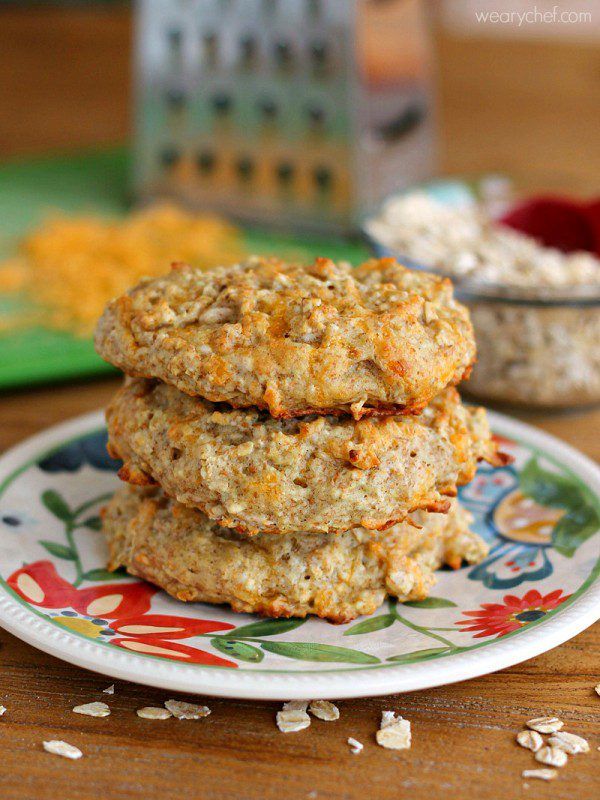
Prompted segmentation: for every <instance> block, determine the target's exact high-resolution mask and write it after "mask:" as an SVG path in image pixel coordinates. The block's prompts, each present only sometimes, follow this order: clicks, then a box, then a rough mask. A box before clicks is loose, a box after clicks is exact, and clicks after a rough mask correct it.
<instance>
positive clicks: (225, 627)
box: [110, 614, 235, 639]
mask: <svg viewBox="0 0 600 800" xmlns="http://www.w3.org/2000/svg"><path fill="white" fill-rule="evenodd" d="M110 627H111V628H112V630H113V631H115V632H116V633H120V634H121V635H125V636H134V637H135V638H136V639H148V638H152V639H189V638H190V636H199V635H200V634H202V633H214V632H215V631H229V630H231V629H232V628H234V627H235V626H234V625H231V624H230V623H229V622H216V621H215V620H211V619H195V618H194V617H174V616H171V615H170V614H141V615H140V616H138V617H124V618H121V619H116V620H115V621H114V622H113V623H112V624H111V626H110Z"/></svg>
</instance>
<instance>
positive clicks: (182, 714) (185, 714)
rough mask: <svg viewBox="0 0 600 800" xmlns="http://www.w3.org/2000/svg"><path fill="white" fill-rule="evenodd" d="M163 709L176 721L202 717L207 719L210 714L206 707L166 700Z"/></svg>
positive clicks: (181, 701) (182, 701)
mask: <svg viewBox="0 0 600 800" xmlns="http://www.w3.org/2000/svg"><path fill="white" fill-rule="evenodd" d="M165 708H167V709H168V710H169V711H170V712H171V714H173V716H174V717H177V719H201V718H202V717H208V715H209V714H210V708H208V706H199V705H196V704H195V703H186V702H185V701H184V700H166V701H165Z"/></svg>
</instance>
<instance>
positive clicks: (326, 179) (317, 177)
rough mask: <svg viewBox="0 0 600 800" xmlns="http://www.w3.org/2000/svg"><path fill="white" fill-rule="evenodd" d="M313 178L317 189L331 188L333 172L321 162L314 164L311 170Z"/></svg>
mask: <svg viewBox="0 0 600 800" xmlns="http://www.w3.org/2000/svg"><path fill="white" fill-rule="evenodd" d="M313 178H314V181H315V183H316V185H317V186H318V187H319V189H322V190H326V189H330V188H331V184H332V183H333V173H332V171H331V170H330V169H329V167H326V166H325V165H323V164H320V165H318V166H316V167H315V168H314V170H313Z"/></svg>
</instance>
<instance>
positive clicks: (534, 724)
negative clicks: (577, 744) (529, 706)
mask: <svg viewBox="0 0 600 800" xmlns="http://www.w3.org/2000/svg"><path fill="white" fill-rule="evenodd" d="M525 724H526V725H527V727H528V728H531V730H532V731H537V732H538V733H556V731H559V730H560V729H561V728H562V726H563V725H564V722H563V721H562V720H561V719H559V718H558V717H536V718H535V719H530V720H528V721H527V722H526V723H525Z"/></svg>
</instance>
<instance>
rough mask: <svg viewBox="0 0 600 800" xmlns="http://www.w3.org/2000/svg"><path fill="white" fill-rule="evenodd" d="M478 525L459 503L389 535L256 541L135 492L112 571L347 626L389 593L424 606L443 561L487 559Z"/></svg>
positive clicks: (206, 598)
mask: <svg viewBox="0 0 600 800" xmlns="http://www.w3.org/2000/svg"><path fill="white" fill-rule="evenodd" d="M469 521H470V514H469V513H468V512H467V511H465V510H464V509H462V508H460V507H459V506H458V504H457V503H456V502H454V503H453V506H452V509H451V511H450V513H449V514H447V515H446V514H427V513H426V512H419V513H417V514H416V515H415V519H414V521H413V522H414V524H412V525H409V524H408V523H404V524H402V525H398V526H396V527H395V528H392V529H391V530H389V531H387V532H386V533H385V534H381V533H380V534H378V533H369V532H367V531H365V530H361V529H357V530H352V531H346V533H343V534H340V535H338V536H327V535H324V534H313V535H311V534H297V533H296V534H294V533H292V534H288V535H285V536H273V535H272V534H268V533H264V534H260V535H258V536H254V537H252V538H247V537H244V536H241V535H240V534H238V533H236V532H235V531H231V530H226V529H225V528H221V527H220V526H218V525H216V524H215V523H214V522H211V521H210V520H209V519H208V518H207V517H206V516H205V515H204V514H202V512H200V511H196V510H194V509H190V508H186V507H185V506H182V505H180V504H179V503H177V502H176V501H174V500H171V499H169V498H168V497H166V496H165V494H164V493H163V492H162V491H161V490H160V489H140V488H134V487H124V488H122V489H120V490H119V491H118V492H117V493H116V494H115V496H114V497H113V499H112V500H111V501H110V503H109V504H108V506H107V507H106V509H105V510H104V512H103V528H104V533H105V535H106V538H107V540H108V546H109V551H110V563H109V567H110V568H111V569H117V568H118V567H121V566H123V567H125V568H126V569H127V571H128V572H129V573H130V574H132V575H137V576H139V577H141V578H144V579H146V580H149V581H151V582H152V583H155V584H157V585H158V586H161V587H162V588H163V589H165V590H166V591H167V592H168V593H169V594H171V595H173V596H174V597H176V598H177V599H179V600H184V601H185V600H187V601H200V602H206V603H228V604H229V605H230V606H231V607H232V608H233V610H234V611H246V612H252V613H258V614H263V615H265V616H268V617H292V616H293V617H304V616H306V615H307V614H315V615H317V616H319V617H325V618H327V619H329V620H331V621H333V622H339V623H341V622H349V621H350V620H352V619H354V618H355V617H357V616H359V615H360V614H371V613H373V611H375V610H376V609H377V608H378V607H379V606H380V605H381V604H382V603H383V601H384V599H385V597H386V595H388V594H389V595H392V596H394V597H397V598H398V599H399V600H422V599H423V598H425V597H426V596H427V594H428V592H429V590H430V587H431V586H432V585H433V584H434V583H435V578H434V576H433V571H434V570H435V569H437V567H439V566H440V565H441V564H442V563H449V564H450V566H452V567H458V566H460V564H461V562H462V560H463V558H464V559H465V560H467V561H469V562H471V563H474V562H477V561H480V560H481V559H482V558H484V556H485V555H486V552H487V548H486V546H485V545H484V543H483V542H482V540H481V539H480V538H479V537H478V536H476V535H475V534H473V533H471V532H470V531H469V528H468V524H469ZM416 525H419V526H420V527H416Z"/></svg>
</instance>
